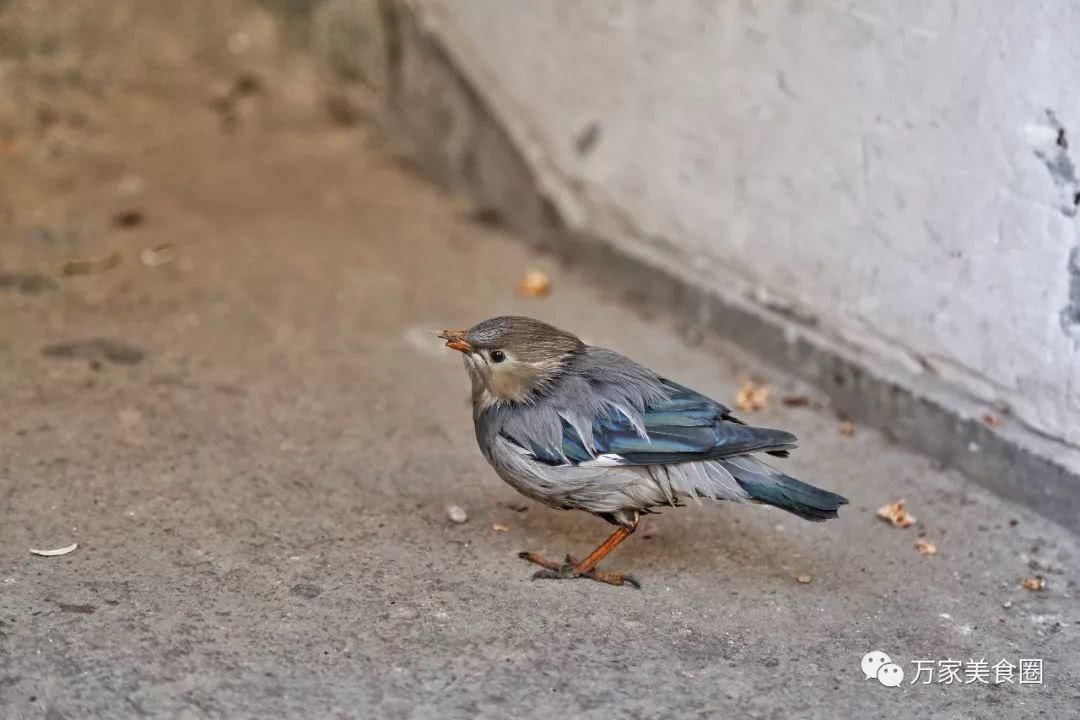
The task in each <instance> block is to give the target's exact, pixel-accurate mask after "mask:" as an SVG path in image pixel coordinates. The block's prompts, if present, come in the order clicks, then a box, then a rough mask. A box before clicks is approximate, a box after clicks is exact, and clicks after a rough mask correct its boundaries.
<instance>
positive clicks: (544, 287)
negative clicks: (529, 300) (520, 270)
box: [517, 270, 551, 297]
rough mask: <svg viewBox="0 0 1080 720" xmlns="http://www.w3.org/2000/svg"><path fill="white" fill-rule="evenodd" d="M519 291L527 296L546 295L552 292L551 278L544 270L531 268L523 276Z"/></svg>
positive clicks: (518, 287)
mask: <svg viewBox="0 0 1080 720" xmlns="http://www.w3.org/2000/svg"><path fill="white" fill-rule="evenodd" d="M517 291H518V294H519V295H525V296H527V297H544V296H545V295H547V294H549V293H550V292H551V278H549V277H548V276H547V273H545V272H543V271H542V270H530V271H528V272H527V273H525V275H524V276H523V277H522V278H521V281H520V282H519V283H518V286H517Z"/></svg>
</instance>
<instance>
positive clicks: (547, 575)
mask: <svg viewBox="0 0 1080 720" xmlns="http://www.w3.org/2000/svg"><path fill="white" fill-rule="evenodd" d="M636 525H637V523H635V527H631V528H627V527H623V526H622V525H620V526H619V527H617V528H616V529H615V532H613V533H611V536H610V537H609V538H608V539H607V540H605V541H604V542H602V543H600V546H599V547H598V548H596V549H595V550H593V551H592V552H591V553H589V556H588V557H587V558H585V559H584V560H582V561H581V562H577V561H575V560H574V558H573V557H571V556H569V555H567V556H566V562H565V563H556V562H552V561H551V560H547V559H545V558H544V557H542V556H540V555H537V554H536V553H531V552H522V553H518V557H520V558H522V559H523V560H528V561H529V562H531V563H536V564H537V565H540V566H541V567H543V568H544V569H543V570H539V571H537V573H536V574H535V575H533V579H547V580H565V579H570V578H582V577H585V578H589V579H590V580H596V581H597V582H602V583H607V584H608V585H632V586H634V587H636V588H639V589H640V588H641V583H639V582H638V581H637V580H636V579H635V578H634V577H633V576H631V575H620V574H619V573H608V572H602V571H600V570H597V569H596V565H597V563H599V562H600V561H601V560H603V559H604V557H605V556H606V555H607V554H608V553H609V552H611V551H612V550H614V549H615V547H616V546H617V545H618V544H619V543H621V542H622V541H623V540H625V539H626V538H628V537H630V535H631V533H633V532H634V530H635V529H636Z"/></svg>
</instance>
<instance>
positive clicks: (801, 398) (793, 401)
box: [780, 395, 810, 407]
mask: <svg viewBox="0 0 1080 720" xmlns="http://www.w3.org/2000/svg"><path fill="white" fill-rule="evenodd" d="M780 402H782V403H784V405H785V406H787V407H806V406H807V405H809V404H810V398H808V397H806V396H805V395H785V396H784V397H783V399H782V400H781V401H780Z"/></svg>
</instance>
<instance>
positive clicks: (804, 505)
mask: <svg viewBox="0 0 1080 720" xmlns="http://www.w3.org/2000/svg"><path fill="white" fill-rule="evenodd" d="M720 462H721V463H722V464H723V465H724V467H726V468H727V470H728V472H730V473H731V474H732V476H733V477H734V478H735V481H736V482H737V483H739V485H740V486H741V487H742V488H743V489H744V490H745V491H746V492H747V493H748V494H749V495H750V497H751V498H752V499H753V500H757V501H758V502H763V503H765V504H767V505H773V506H775V507H778V508H780V509H781V510H787V511H788V512H789V513H793V514H795V515H798V516H799V517H801V518H803V519H804V520H813V521H815V522H821V521H822V520H828V519H829V518H834V517H836V511H837V509H838V508H839V507H840V506H841V505H847V498H846V497H843V496H842V495H837V494H836V493H833V492H829V491H828V490H822V489H821V488H816V487H814V486H813V485H808V484H806V483H804V482H802V481H801V480H796V479H795V478H793V477H791V476H789V475H785V474H784V473H782V472H780V471H779V470H777V469H776V468H774V467H771V466H769V465H766V464H765V463H763V462H762V461H760V460H758V459H756V458H754V457H751V456H749V455H740V456H737V457H729V458H724V459H723V460H721V461H720Z"/></svg>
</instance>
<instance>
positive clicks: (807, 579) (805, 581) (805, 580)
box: [795, 573, 814, 585]
mask: <svg viewBox="0 0 1080 720" xmlns="http://www.w3.org/2000/svg"><path fill="white" fill-rule="evenodd" d="M795 579H796V580H797V581H798V582H799V583H801V584H803V585H806V584H808V583H811V582H813V580H814V576H813V575H807V574H805V573H804V574H802V575H800V576H799V577H797V578H795Z"/></svg>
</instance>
